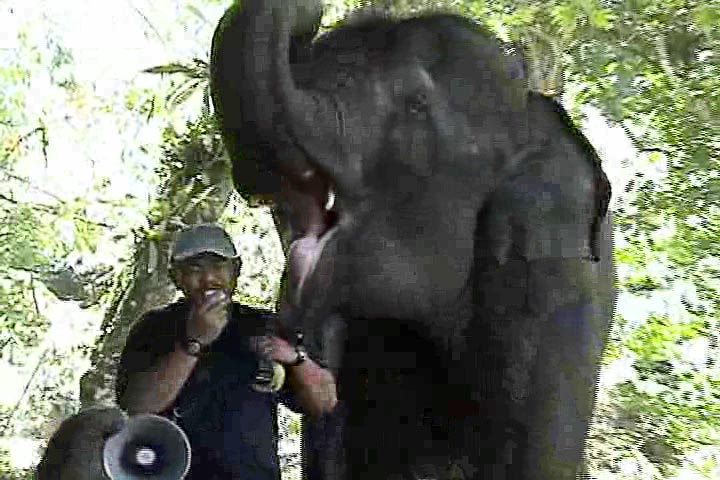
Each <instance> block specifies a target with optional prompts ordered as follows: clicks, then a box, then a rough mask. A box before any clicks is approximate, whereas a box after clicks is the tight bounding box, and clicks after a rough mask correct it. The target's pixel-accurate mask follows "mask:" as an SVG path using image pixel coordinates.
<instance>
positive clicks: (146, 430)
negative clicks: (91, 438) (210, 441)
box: [103, 414, 191, 480]
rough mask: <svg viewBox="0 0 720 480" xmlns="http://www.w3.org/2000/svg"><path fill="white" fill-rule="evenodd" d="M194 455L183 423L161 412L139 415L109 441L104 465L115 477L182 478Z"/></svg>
mask: <svg viewBox="0 0 720 480" xmlns="http://www.w3.org/2000/svg"><path fill="white" fill-rule="evenodd" d="M190 455H191V454H190V442H189V441H188V438H187V436H186V435H185V432H183V431H182V429H181V428H180V427H178V426H177V425H175V424H174V423H173V422H171V421H170V420H168V419H166V418H164V417H161V416H158V415H150V414H147V415H136V416H133V417H130V418H129V419H128V421H127V423H126V424H125V427H124V428H123V429H122V430H120V431H119V432H117V433H116V434H115V435H113V436H111V437H110V438H108V439H107V441H106V442H105V446H104V448H103V467H104V468H105V474H106V475H107V476H108V478H110V479H111V480H139V479H144V480H148V479H152V480H182V479H183V478H185V475H187V472H188V470H189V468H190Z"/></svg>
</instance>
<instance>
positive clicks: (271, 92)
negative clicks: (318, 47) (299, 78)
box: [210, 0, 337, 187]
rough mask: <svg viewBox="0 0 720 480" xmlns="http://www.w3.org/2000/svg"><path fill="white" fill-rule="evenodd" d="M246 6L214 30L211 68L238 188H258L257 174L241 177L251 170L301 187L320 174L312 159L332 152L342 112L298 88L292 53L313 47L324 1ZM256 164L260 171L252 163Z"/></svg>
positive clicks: (280, 0)
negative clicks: (320, 151)
mask: <svg viewBox="0 0 720 480" xmlns="http://www.w3.org/2000/svg"><path fill="white" fill-rule="evenodd" d="M239 3H240V2H238V3H236V4H235V5H233V7H231V8H230V9H229V10H228V11H227V12H226V14H225V16H224V17H223V18H222V20H221V21H220V24H219V25H218V28H217V29H216V31H215V35H214V36H213V46H212V55H211V67H210V68H211V89H212V98H213V104H214V106H215V109H216V114H217V116H218V120H219V122H220V127H221V130H222V132H223V136H224V139H225V143H226V146H227V147H228V150H229V151H230V155H231V157H233V158H232V160H233V168H234V175H235V177H236V182H241V183H243V184H244V185H243V186H244V187H247V186H248V183H250V184H252V183H253V180H254V179H253V178H252V175H248V176H245V175H244V174H245V173H248V172H245V171H241V172H239V171H238V170H242V169H252V168H258V169H260V170H262V169H266V170H271V171H274V172H275V173H279V174H281V175H284V176H286V177H288V178H289V179H292V180H293V182H294V183H295V182H299V183H301V182H303V181H310V180H309V179H310V178H311V177H313V175H314V173H315V168H314V167H313V166H311V165H310V163H309V162H308V160H307V159H308V158H313V151H317V150H318V148H319V146H320V144H324V149H326V148H327V142H328V141H331V142H333V141H337V140H331V139H329V138H328V132H333V131H334V128H335V126H334V125H335V121H334V120H335V113H334V108H333V107H332V104H331V102H330V101H329V99H328V98H327V97H325V96H322V95H317V94H311V93H310V92H309V91H305V90H303V89H301V88H298V87H297V85H296V84H295V81H294V79H293V75H292V72H291V65H290V55H291V42H295V43H297V42H299V41H304V42H306V43H309V40H310V39H311V38H312V36H313V35H314V33H315V32H316V31H317V27H318V25H319V20H320V17H321V2H319V1H313V0H265V1H261V0H244V1H243V2H241V3H242V5H239ZM318 132H323V137H322V138H320V137H319V136H318V135H317V133H318ZM314 143H317V144H319V145H317V146H314V145H313V144H314ZM253 156H255V157H256V158H252V157H253ZM240 157H242V161H240V160H239V158H240ZM263 162H265V164H263ZM253 163H260V165H259V166H258V165H255V166H253V165H248V164H253ZM240 164H243V165H240ZM265 173H266V174H267V173H268V172H267V171H266V172H265ZM238 177H244V178H238ZM248 177H250V178H248Z"/></svg>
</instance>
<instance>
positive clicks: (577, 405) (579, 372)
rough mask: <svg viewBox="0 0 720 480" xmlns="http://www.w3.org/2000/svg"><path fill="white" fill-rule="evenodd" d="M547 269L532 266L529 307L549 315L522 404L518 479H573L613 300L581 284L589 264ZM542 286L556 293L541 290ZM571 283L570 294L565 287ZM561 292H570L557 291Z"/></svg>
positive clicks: (545, 266)
mask: <svg viewBox="0 0 720 480" xmlns="http://www.w3.org/2000/svg"><path fill="white" fill-rule="evenodd" d="M547 267H548V266H547V265H542V264H540V265H537V266H536V268H535V269H534V270H535V271H534V272H533V273H532V274H531V277H530V281H531V282H532V286H533V288H531V292H533V291H534V292H537V296H535V298H531V299H530V303H531V305H532V304H535V305H537V306H539V307H541V308H542V309H543V310H545V311H547V312H550V313H549V314H548V316H547V321H546V322H545V323H544V325H543V329H542V341H541V342H540V344H539V348H538V353H537V360H536V362H535V369H534V372H533V389H532V394H531V396H530V398H529V399H528V402H527V413H528V415H527V418H528V422H527V427H528V449H527V452H526V455H525V461H524V476H523V478H526V479H528V480H572V479H574V478H576V475H577V473H578V471H579V470H580V468H581V465H582V457H583V450H584V446H585V438H586V435H587V431H588V428H589V423H590V420H591V417H592V412H593V406H594V400H595V391H596V388H597V378H598V374H599V372H598V365H599V364H600V359H601V355H602V352H603V346H604V343H605V339H606V337H607V332H608V329H609V324H610V318H611V316H612V300H611V299H610V296H609V292H602V291H597V290H596V289H594V286H593V285H592V284H590V285H585V286H583V285H582V282H581V280H582V279H583V278H586V279H587V278H593V276H592V275H591V271H592V269H593V268H596V267H595V266H593V265H592V264H591V263H589V262H582V263H581V262H576V263H574V264H573V263H569V264H567V265H565V266H563V267H560V268H558V267H553V268H547ZM541 284H542V285H548V284H550V285H554V286H555V289H554V291H552V292H547V291H546V292H543V291H542V287H541V286H540V285H541ZM563 284H565V285H563ZM571 284H574V285H575V289H574V290H571V289H570V288H569V287H570V285H571ZM578 285H580V286H581V287H585V288H586V290H585V291H583V289H582V288H578V287H577V286H578ZM563 286H565V287H567V288H563ZM563 291H564V292H572V293H570V294H568V293H560V292H563ZM606 294H608V295H606ZM553 297H554V298H553Z"/></svg>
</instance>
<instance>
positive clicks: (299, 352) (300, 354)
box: [288, 345, 307, 367]
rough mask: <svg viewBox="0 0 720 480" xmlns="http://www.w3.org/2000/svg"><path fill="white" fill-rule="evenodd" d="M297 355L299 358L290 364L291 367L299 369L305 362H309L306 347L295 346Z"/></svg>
mask: <svg viewBox="0 0 720 480" xmlns="http://www.w3.org/2000/svg"><path fill="white" fill-rule="evenodd" d="M295 353H296V354H297V356H296V357H295V360H294V361H293V362H292V363H289V364H288V366H289V367H297V366H298V365H300V364H301V363H303V362H304V361H305V360H307V351H306V350H305V347H303V346H302V345H295Z"/></svg>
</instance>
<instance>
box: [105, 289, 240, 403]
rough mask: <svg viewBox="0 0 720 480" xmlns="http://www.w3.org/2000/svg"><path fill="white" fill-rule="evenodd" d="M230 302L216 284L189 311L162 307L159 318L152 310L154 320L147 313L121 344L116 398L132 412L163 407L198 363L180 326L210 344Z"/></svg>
mask: <svg viewBox="0 0 720 480" xmlns="http://www.w3.org/2000/svg"><path fill="white" fill-rule="evenodd" d="M229 303H230V297H229V296H228V295H227V294H226V293H225V292H224V291H221V290H215V291H212V292H211V293H208V294H207V295H205V298H204V299H203V301H202V302H201V303H199V304H197V305H193V306H192V307H191V308H190V311H189V312H188V313H180V312H175V311H171V312H165V313H166V315H164V316H162V315H161V316H160V317H159V318H158V313H155V317H156V318H155V319H154V320H153V319H152V318H148V316H146V318H144V319H143V320H142V321H141V323H140V324H138V328H137V329H133V330H134V331H133V332H132V333H131V335H130V337H131V338H129V339H128V342H127V344H126V345H125V351H124V352H123V358H122V359H121V367H124V368H121V372H122V373H124V376H122V377H121V375H118V389H117V392H116V393H117V397H118V404H120V406H121V407H123V408H125V409H126V410H127V412H128V413H129V414H131V415H134V414H137V413H159V412H163V411H165V410H167V409H168V408H169V407H170V405H172V404H173V402H174V401H175V398H176V397H177V395H178V393H180V390H181V389H182V387H183V385H184V384H185V382H186V381H187V379H188V377H189V376H190V374H191V373H192V371H193V369H194V368H195V364H196V363H197V358H196V357H194V356H192V355H189V354H187V353H186V352H185V351H184V349H183V348H182V346H181V345H180V343H179V339H180V338H181V335H179V332H180V331H182V332H183V335H182V337H186V338H192V339H195V340H197V341H198V342H199V343H200V344H201V345H205V346H207V345H210V344H211V343H212V342H213V341H215V339H217V337H218V336H219V335H220V333H222V331H223V329H224V328H225V325H226V324H227V318H228V315H227V307H228V304H229ZM176 315H183V318H178V317H177V316H176ZM150 317H152V315H151V316H150Z"/></svg>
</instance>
